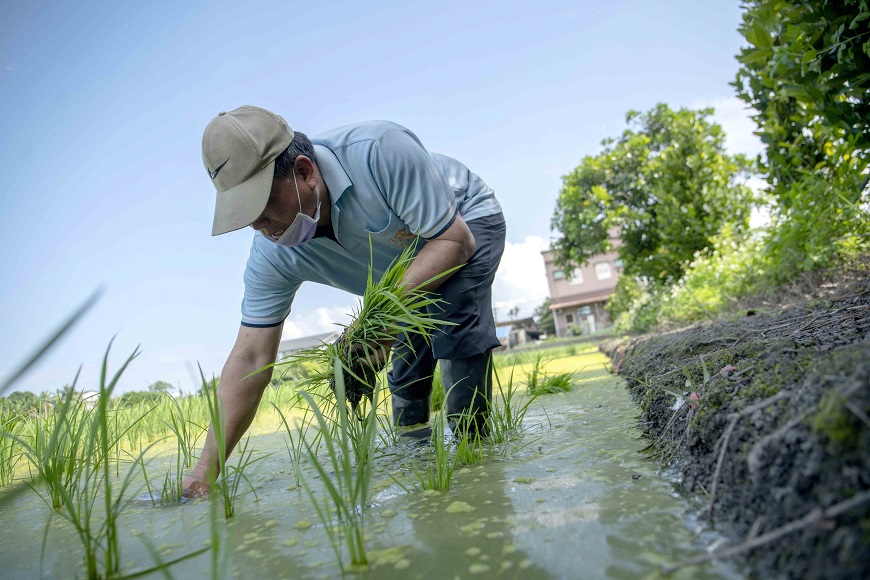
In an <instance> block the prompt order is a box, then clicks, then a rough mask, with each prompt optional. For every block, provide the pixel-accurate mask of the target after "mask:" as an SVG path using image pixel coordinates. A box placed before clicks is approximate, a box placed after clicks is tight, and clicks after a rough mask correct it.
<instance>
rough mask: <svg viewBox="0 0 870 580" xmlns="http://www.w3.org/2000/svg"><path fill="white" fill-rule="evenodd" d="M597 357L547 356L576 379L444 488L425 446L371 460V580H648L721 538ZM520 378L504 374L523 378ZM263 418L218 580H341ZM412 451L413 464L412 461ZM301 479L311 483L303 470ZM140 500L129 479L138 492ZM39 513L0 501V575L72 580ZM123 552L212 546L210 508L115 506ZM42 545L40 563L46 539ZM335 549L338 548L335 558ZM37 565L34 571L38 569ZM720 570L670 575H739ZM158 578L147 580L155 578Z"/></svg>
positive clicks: (74, 568)
mask: <svg viewBox="0 0 870 580" xmlns="http://www.w3.org/2000/svg"><path fill="white" fill-rule="evenodd" d="M606 363H607V359H606V358H605V357H604V356H603V355H601V354H598V353H594V352H590V353H585V354H581V355H579V356H573V357H566V358H563V359H559V360H558V361H553V362H552V363H551V366H550V367H548V370H551V371H556V370H564V369H571V370H576V371H579V372H578V375H577V376H578V378H579V383H578V384H577V385H576V386H575V388H574V390H573V391H572V392H570V393H564V394H554V395H545V396H542V397H540V398H538V399H537V401H536V402H535V403H533V405H532V407H531V409H530V411H529V414H528V415H527V418H526V425H527V427H528V428H529V430H528V433H527V435H526V437H525V439H524V440H523V444H525V447H523V448H522V449H520V450H518V451H515V452H514V453H512V454H508V455H507V457H506V458H501V457H499V458H487V459H486V460H485V461H484V462H483V463H481V464H477V465H471V466H468V467H460V468H459V469H458V470H457V472H456V474H455V475H454V478H453V481H452V485H451V489H450V491H448V492H431V491H430V492H422V491H419V490H414V489H412V491H411V492H410V493H409V492H406V491H405V490H403V489H402V487H400V486H399V485H397V484H396V483H395V482H394V481H393V479H391V478H390V477H389V476H388V475H387V472H389V473H391V474H392V475H393V477H395V478H396V479H398V480H399V481H400V482H402V483H403V484H404V486H406V487H408V488H413V487H414V486H415V484H416V485H417V486H418V487H419V484H418V482H417V481H416V478H415V476H414V475H413V473H412V472H411V471H410V470H409V469H408V465H411V464H413V463H412V462H413V459H408V457H409V456H412V457H413V456H415V455H420V453H421V452H422V451H421V448H420V447H414V446H405V445H400V446H397V447H395V448H392V449H388V450H386V452H387V453H388V454H389V455H388V456H386V457H382V458H381V459H380V460H379V461H378V462H377V464H376V465H377V469H376V471H375V476H374V480H373V491H372V497H373V504H372V505H371V506H370V508H369V510H368V515H367V520H366V521H367V524H366V534H367V537H368V542H367V549H368V552H369V559H370V561H371V564H370V566H369V567H368V568H367V569H365V570H360V571H357V572H355V573H354V574H358V575H359V576H362V577H371V578H395V577H401V578H454V577H464V578H467V577H474V576H479V577H487V578H488V577H504V578H646V577H658V575H659V574H658V570H660V569H661V567H662V565H667V564H673V563H676V562H679V561H681V560H683V559H685V558H688V557H691V556H693V555H697V554H698V553H699V552H702V551H703V550H704V549H705V548H706V547H707V546H708V545H710V544H711V543H713V542H715V541H717V539H718V537H717V536H716V535H715V534H714V533H713V532H711V531H709V530H708V529H707V528H706V527H705V526H704V525H703V523H702V522H701V521H699V519H698V518H697V517H696V515H695V514H698V513H701V512H700V509H699V507H698V506H697V505H691V504H690V502H689V501H687V500H686V499H685V498H682V497H681V496H679V495H678V494H677V493H676V492H675V491H674V486H673V482H672V481H671V480H670V479H668V478H667V477H666V476H665V475H663V474H661V473H660V472H659V469H658V467H659V466H658V464H657V463H656V462H653V461H648V460H645V459H644V458H643V457H642V455H641V454H639V453H638V450H639V449H641V448H643V447H645V446H646V444H647V443H646V442H645V441H643V440H640V439H639V431H638V430H637V429H636V428H635V427H634V425H635V422H636V416H637V414H638V410H637V408H636V406H635V405H634V404H633V403H632V402H631V400H630V399H629V397H628V394H627V393H626V391H625V390H624V389H623V388H622V387H621V386H620V385H619V384H618V382H617V381H616V380H615V379H614V378H613V377H611V375H609V374H608V373H607V372H606V371H605V364H606ZM521 375H522V373H521V372H517V374H516V376H521ZM274 428H275V427H274V426H271V428H268V429H267V428H266V427H265V426H264V425H262V424H260V427H259V429H258V431H265V432H262V433H260V434H257V435H255V436H254V437H253V438H252V440H251V444H252V446H253V447H254V448H255V449H256V450H257V451H256V452H257V453H260V454H265V453H271V455H269V456H268V457H267V458H266V459H264V460H262V461H260V462H258V463H256V464H255V466H254V467H253V468H252V471H251V475H252V481H253V482H254V484H255V486H256V488H257V493H258V495H259V500H256V501H255V499H254V497H253V495H252V494H250V493H249V494H246V495H244V496H243V497H242V498H240V500H239V502H238V504H237V506H236V514H237V515H236V517H235V519H234V520H233V521H231V522H229V523H225V522H224V521H223V520H222V519H221V520H219V526H218V527H217V529H218V530H219V533H220V537H221V543H222V545H223V547H224V549H223V550H221V552H220V558H221V564H220V568H221V570H222V575H223V576H224V577H228V578H229V577H234V576H236V577H242V578H253V577H261V578H270V579H271V578H322V577H337V576H339V575H340V568H339V567H338V564H337V562H336V558H335V555H334V553H333V551H332V548H331V546H330V544H329V542H328V540H327V536H326V533H325V530H324V528H323V526H322V525H321V524H320V523H319V520H318V518H317V515H316V513H315V512H314V510H313V508H312V507H311V505H310V502H309V500H308V497H307V495H306V493H305V491H304V490H303V489H301V488H298V487H296V486H295V483H294V480H293V476H292V468H291V466H290V461H289V456H288V453H287V450H286V447H285V444H284V441H283V439H284V436H283V435H282V434H281V433H280V432H275V431H274ZM419 461H420V460H417V468H418V469H419V468H420V466H421V465H422V464H421V463H419ZM303 473H304V475H305V476H306V478H307V481H309V482H310V485H311V486H312V488H313V489H314V490H315V493H320V490H321V489H322V486H320V484H319V481H318V480H316V479H315V476H314V473H313V468H311V466H304V467H303ZM137 494H139V495H141V486H140V487H139V488H137ZM48 512H49V510H48V508H47V507H46V505H45V504H44V503H43V502H42V501H41V500H40V499H39V498H38V497H36V496H35V494H34V493H33V492H28V493H27V494H24V495H22V496H19V497H18V498H17V499H15V500H14V502H13V503H12V504H10V505H5V506H4V507H2V508H0V515H2V523H3V525H2V526H0V562H2V567H0V577H2V578H34V577H39V576H40V573H41V575H42V576H43V577H46V578H69V577H73V576H82V575H83V570H82V567H81V548H80V544H79V541H78V539H77V538H76V536H75V535H74V533H73V531H72V529H71V528H70V526H69V525H68V524H67V523H66V522H63V521H62V520H61V518H59V517H55V518H53V521H52V522H51V523H50V525H49V526H48V527H46V521H47V519H48V518H47V516H48ZM120 527H121V529H122V531H123V538H122V545H121V558H122V562H123V569H124V570H125V571H133V570H135V569H137V568H146V567H149V566H152V565H154V563H155V557H159V558H161V559H163V560H164V561H169V560H172V559H174V558H177V557H180V556H183V555H184V554H186V553H189V552H192V551H193V550H196V549H199V548H202V547H204V546H206V545H207V544H208V542H209V541H210V538H211V535H212V525H211V519H210V515H209V502H208V501H205V500H199V501H196V502H193V503H189V504H185V505H176V506H170V507H150V503H149V502H142V501H139V502H134V503H132V504H131V506H130V507H129V508H128V509H127V510H126V511H125V512H124V514H123V516H122V520H121V522H120ZM46 530H47V541H46V546H45V550H44V555H43V556H42V557H40V548H41V546H42V542H43V537H44V536H46ZM342 557H344V558H346V557H347V556H346V554H344V551H342ZM211 566H212V563H211V556H210V555H209V554H204V555H202V556H198V557H196V558H193V559H190V560H187V561H184V562H181V563H179V564H177V565H175V566H173V567H172V568H171V569H170V572H171V574H172V575H173V576H176V577H194V578H195V577H208V576H210V575H211ZM40 571H41V572H40ZM740 576H741V575H740V573H739V572H738V571H737V570H736V569H734V568H733V567H730V566H728V565H725V564H721V563H719V564H711V565H707V566H705V567H700V568H693V569H689V570H686V571H683V572H681V573H678V574H675V575H674V576H673V577H676V578H697V577H708V578H735V577H740ZM155 577H157V576H156V575H155Z"/></svg>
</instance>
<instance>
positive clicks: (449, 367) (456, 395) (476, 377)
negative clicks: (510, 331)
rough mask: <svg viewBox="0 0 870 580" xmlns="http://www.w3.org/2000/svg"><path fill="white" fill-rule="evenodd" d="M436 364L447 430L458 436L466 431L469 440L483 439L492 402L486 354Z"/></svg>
mask: <svg viewBox="0 0 870 580" xmlns="http://www.w3.org/2000/svg"><path fill="white" fill-rule="evenodd" d="M439 364H440V365H441V377H442V379H443V382H444V389H445V391H446V399H445V405H446V407H447V424H448V425H449V426H450V429H451V430H452V431H453V433H454V435H458V436H461V435H462V433H463V432H465V431H467V432H468V435H469V436H471V437H486V436H487V434H488V429H487V426H486V420H487V418H488V416H489V404H490V400H491V399H492V363H491V357H490V351H487V352H485V353H482V354H479V355H475V356H472V357H468V358H461V359H454V360H442V361H440V363H439ZM457 429H458V431H457Z"/></svg>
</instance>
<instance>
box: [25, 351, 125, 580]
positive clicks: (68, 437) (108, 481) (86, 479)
mask: <svg viewBox="0 0 870 580" xmlns="http://www.w3.org/2000/svg"><path fill="white" fill-rule="evenodd" d="M110 349H111V343H110V345H109V348H108V349H106V354H105V356H104V357H103V364H102V368H101V372H100V387H99V399H98V402H97V405H96V407H94V409H93V412H91V411H85V412H83V411H82V405H81V401H80V400H78V401H76V400H75V397H74V395H75V392H74V389H70V390H69V391H68V393H67V395H66V396H65V397H64V398H63V399H62V400H61V401H60V404H59V406H58V408H57V409H56V413H57V417H56V419H55V422H54V427H53V429H52V430H51V431H50V433H49V437H48V438H47V440H43V439H42V438H40V437H37V442H38V443H39V444H40V445H43V448H42V449H41V450H40V452H37V450H36V449H35V448H34V447H32V446H30V445H28V444H26V443H25V444H24V447H25V452H26V453H27V454H28V455H29V456H30V457H31V460H32V461H34V462H35V463H36V467H37V469H38V470H39V477H40V479H41V480H42V481H43V482H44V483H45V484H46V488H47V492H48V497H45V496H42V495H41V494H40V496H41V497H42V499H43V500H44V501H45V502H46V503H47V504H48V505H50V506H52V507H53V508H54V509H58V508H60V509H59V510H58V512H57V513H59V514H60V515H61V516H62V517H64V518H65V519H66V520H67V521H69V523H70V524H72V526H73V528H74V530H75V532H76V535H77V536H78V538H79V540H80V542H81V545H82V549H83V552H84V554H83V559H84V564H85V571H86V575H87V577H88V578H98V577H111V576H114V575H117V574H118V572H119V570H120V548H119V542H118V540H119V534H118V527H117V521H118V517H119V515H120V513H121V511H122V509H123V508H124V506H126V504H127V502H128V501H129V500H128V498H127V491H128V489H129V487H130V484H131V482H132V476H133V473H134V470H133V469H130V470H128V472H127V475H126V477H125V478H124V479H123V480H122V481H121V482H120V483H121V484H120V486H119V487H117V488H115V487H114V483H113V478H112V476H111V465H110V461H109V458H110V454H111V450H112V447H113V445H114V443H115V441H114V440H113V439H112V438H111V436H110V432H109V417H108V404H109V397H110V396H111V393H112V391H113V390H114V388H115V386H116V385H117V382H118V380H119V379H120V377H121V375H122V373H123V372H124V370H125V369H126V368H127V365H129V364H130V362H131V361H132V360H133V359H134V358H135V357H136V356H138V349H137V350H136V351H134V352H133V354H131V355H130V356H129V357H128V358H127V360H126V361H125V362H124V364H123V365H122V366H121V368H120V369H119V370H118V371H117V372H116V373H115V375H114V376H113V377H112V379H111V380H107V378H108V374H107V370H108V357H109V351H110ZM77 378H78V377H77ZM73 384H75V381H74V382H73ZM66 453H69V454H71V455H70V456H71V457H76V458H77V460H76V462H72V463H70V461H71V460H70V458H69V457H66V456H65V454H66ZM70 465H71V466H72V469H66V467H67V466H70ZM73 475H74V477H72V476H73ZM100 499H102V500H103V506H102V508H103V509H102V510H99V511H101V512H102V513H101V515H102V518H101V519H100V518H99V517H98V510H96V506H97V503H98V501H99V500H100ZM49 522H50V520H49Z"/></svg>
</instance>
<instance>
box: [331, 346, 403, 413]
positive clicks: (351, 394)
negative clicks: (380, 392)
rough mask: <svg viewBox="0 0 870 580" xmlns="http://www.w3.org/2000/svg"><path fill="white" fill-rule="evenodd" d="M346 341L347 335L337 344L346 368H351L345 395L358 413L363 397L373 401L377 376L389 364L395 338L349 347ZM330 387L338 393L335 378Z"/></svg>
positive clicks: (347, 374) (346, 381) (346, 380)
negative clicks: (357, 409) (388, 360)
mask: <svg viewBox="0 0 870 580" xmlns="http://www.w3.org/2000/svg"><path fill="white" fill-rule="evenodd" d="M345 341H346V338H345V335H344V334H342V335H341V336H340V337H338V340H336V342H335V344H336V345H337V346H339V350H340V353H341V358H342V360H343V361H344V363H345V366H346V367H350V372H348V371H347V369H345V372H344V395H345V398H346V399H347V400H348V401H349V402H350V406H351V409H353V410H354V411H356V408H357V406H358V405H359V402H360V401H361V400H362V398H363V395H365V396H366V397H368V399H369V400H370V401H371V400H372V397H373V396H374V389H375V384H376V383H377V374H378V373H379V372H381V370H382V369H383V368H384V366H385V365H386V364H387V359H388V358H389V356H390V350H391V349H392V348H393V343H394V342H395V338H392V337H390V338H386V339H383V340H380V341H372V342H370V343H368V344H367V345H362V344H354V345H348V344H346V343H345ZM329 387H330V388H331V389H332V392H333V393H335V392H336V391H335V376H333V377H332V379H331V380H330V382H329Z"/></svg>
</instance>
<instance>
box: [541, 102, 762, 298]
mask: <svg viewBox="0 0 870 580" xmlns="http://www.w3.org/2000/svg"><path fill="white" fill-rule="evenodd" d="M712 114H713V109H703V110H700V111H692V110H689V109H679V110H673V109H671V108H670V107H668V106H667V105H665V104H659V105H656V106H655V107H654V108H653V109H651V110H650V111H648V112H646V113H639V112H637V111H629V112H628V114H627V115H626V121H627V122H628V123H629V125H630V128H629V129H627V130H626V131H624V132H623V134H622V135H621V136H620V137H619V138H618V139H609V140H605V141H604V142H603V143H602V145H603V146H604V149H603V151H602V152H601V153H600V154H598V155H595V156H591V155H590V156H586V157H584V158H583V159H582V160H581V162H580V164H579V165H578V166H577V167H576V168H575V169H574V170H573V171H572V172H571V173H570V174H568V175H566V176H565V177H563V185H562V190H561V191H560V192H559V197H558V199H557V202H556V209H555V211H554V213H553V218H552V227H553V230H554V231H556V232H559V233H560V234H561V236H560V237H558V238H557V239H555V240H554V241H553V246H552V249H553V252H554V256H555V259H556V263H557V264H559V265H560V266H561V267H562V268H563V269H564V270H565V271H566V274H567V273H569V272H570V271H571V270H572V268H573V267H575V266H574V265H576V264H583V263H585V262H587V261H588V260H589V259H590V258H591V257H592V256H594V255H595V254H599V253H603V252H606V251H610V250H616V251H618V252H619V255H620V258H621V259H622V261H623V264H624V267H625V273H626V274H628V275H634V276H641V277H643V278H645V279H646V280H647V281H650V282H652V281H655V282H660V283H670V282H673V281H675V280H677V279H679V278H680V276H681V275H682V274H683V272H684V270H685V266H686V264H688V262H690V261H691V260H692V258H693V256H695V254H696V253H697V252H698V251H702V250H705V249H707V248H709V247H710V246H711V240H712V238H713V237H715V236H716V235H718V234H719V232H720V231H721V229H722V227H723V226H725V225H726V224H730V225H731V226H732V227H733V228H735V229H738V230H739V229H743V228H745V227H747V225H748V221H749V212H750V209H751V206H752V203H753V200H754V195H753V193H752V191H751V190H750V189H749V188H748V187H746V185H745V178H746V176H747V175H748V173H749V172H750V171H751V169H752V164H751V163H749V161H747V160H746V159H745V158H744V157H743V156H740V155H737V156H730V155H728V154H726V153H725V144H724V143H725V133H724V132H723V131H722V128H721V127H720V126H719V125H717V124H716V123H713V122H711V121H710V120H709V117H710V115H712ZM614 232H616V235H618V236H619V241H620V243H619V244H615V243H614V240H613V239H612V235H614Z"/></svg>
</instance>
